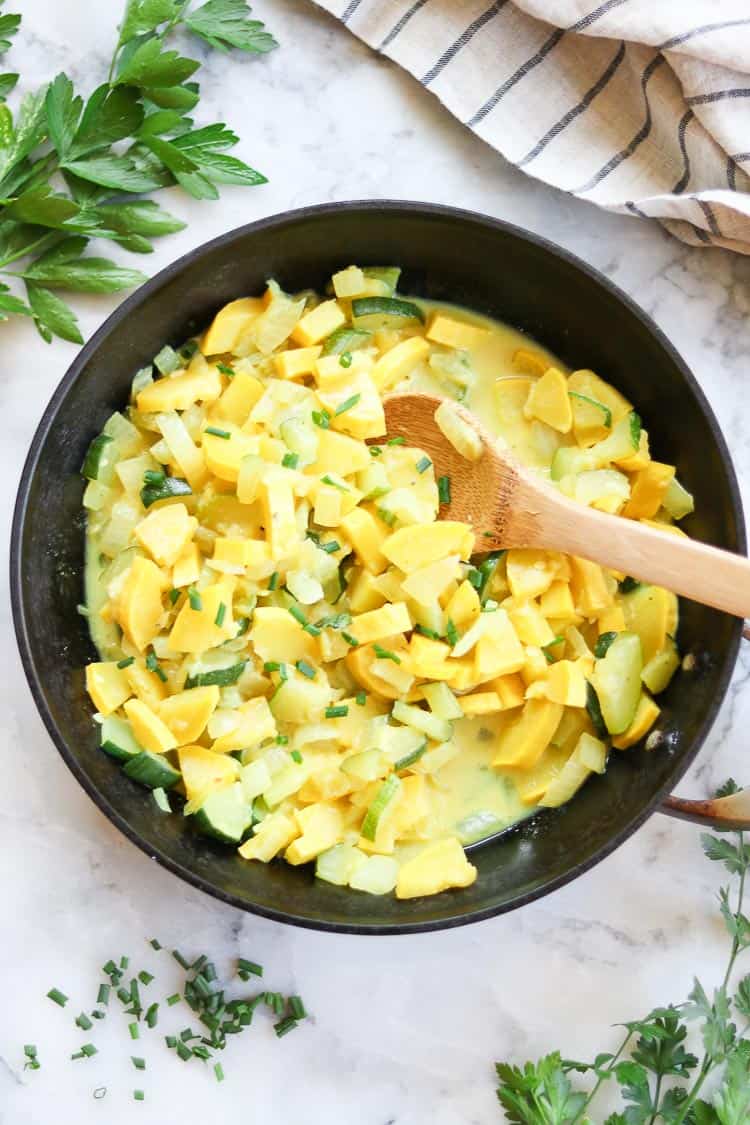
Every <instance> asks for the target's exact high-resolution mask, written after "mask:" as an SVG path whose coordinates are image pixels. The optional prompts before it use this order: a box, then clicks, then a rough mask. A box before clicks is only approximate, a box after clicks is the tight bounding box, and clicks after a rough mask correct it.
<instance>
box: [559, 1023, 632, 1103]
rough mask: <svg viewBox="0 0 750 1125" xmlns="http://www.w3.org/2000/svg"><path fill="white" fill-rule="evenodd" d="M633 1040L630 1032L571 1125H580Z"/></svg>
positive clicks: (602, 1072)
mask: <svg viewBox="0 0 750 1125" xmlns="http://www.w3.org/2000/svg"><path fill="white" fill-rule="evenodd" d="M632 1038H633V1032H632V1031H629V1032H628V1033H627V1035H626V1036H625V1038H624V1039H623V1041H622V1043H621V1044H620V1046H619V1047H618V1049H617V1051H616V1052H615V1053H614V1055H613V1056H612V1058H611V1059H610V1060H609V1065H608V1066H607V1068H606V1070H602V1071H601V1073H600V1074H599V1077H598V1078H597V1080H596V1085H595V1086H594V1088H593V1090H592V1091H591V1093H590V1094H589V1095H588V1097H587V1098H586V1101H585V1102H584V1103H583V1105H582V1106H581V1108H580V1109H579V1110H578V1113H577V1114H576V1115H575V1117H574V1118H573V1119H572V1121H571V1122H570V1125H578V1122H579V1121H580V1120H581V1118H582V1117H583V1115H584V1114H585V1112H586V1110H587V1109H588V1107H589V1106H590V1105H591V1103H592V1102H593V1100H594V1098H595V1097H596V1095H597V1094H598V1093H599V1090H600V1089H601V1087H602V1085H603V1084H604V1082H606V1081H607V1080H608V1079H609V1078H610V1076H611V1075H612V1073H613V1072H614V1069H615V1066H616V1065H617V1062H618V1060H619V1058H620V1056H621V1055H622V1052H623V1051H624V1050H625V1048H626V1047H627V1045H628V1043H629V1042H630V1040H631V1039H632Z"/></svg>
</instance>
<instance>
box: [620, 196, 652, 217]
mask: <svg viewBox="0 0 750 1125" xmlns="http://www.w3.org/2000/svg"><path fill="white" fill-rule="evenodd" d="M625 206H626V207H627V209H628V211H630V212H631V214H633V215H637V216H638V218H639V219H650V218H651V216H650V215H647V214H646V212H645V211H641V209H640V207H637V206H636V205H635V203H633V200H632V199H628V200H627V202H626V203H625Z"/></svg>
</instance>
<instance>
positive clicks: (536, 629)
mask: <svg viewBox="0 0 750 1125" xmlns="http://www.w3.org/2000/svg"><path fill="white" fill-rule="evenodd" d="M508 617H509V618H510V620H511V622H512V624H513V628H514V629H515V631H516V634H517V635H518V639H519V641H521V643H522V644H525V645H537V646H538V647H539V648H544V647H545V645H548V644H550V643H551V642H552V641H553V640H554V639H555V634H554V633H553V632H552V629H550V627H549V625H548V623H547V619H546V618H545V617H544V615H543V613H542V611H541V610H540V609H539V606H538V605H537V604H536V602H522V603H521V605H517V606H509V607H508Z"/></svg>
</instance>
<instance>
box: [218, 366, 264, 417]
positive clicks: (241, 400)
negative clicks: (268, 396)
mask: <svg viewBox="0 0 750 1125" xmlns="http://www.w3.org/2000/svg"><path fill="white" fill-rule="evenodd" d="M262 394H263V384H262V383H261V381H260V379H257V378H256V377H255V375H251V374H250V373H249V372H247V371H235V373H234V377H233V378H232V380H231V381H230V383H229V386H228V387H227V389H226V390H225V391H224V393H223V394H222V396H221V398H220V399H219V401H218V402H216V403H215V404H214V406H213V409H212V411H211V418H212V420H215V421H217V422H219V424H221V422H231V423H233V425H235V426H244V424H245V422H247V419H248V417H249V415H250V411H251V410H252V408H253V407H254V406H255V404H256V402H257V401H258V399H259V398H260V397H261V395H262Z"/></svg>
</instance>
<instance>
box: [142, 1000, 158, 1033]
mask: <svg viewBox="0 0 750 1125" xmlns="http://www.w3.org/2000/svg"><path fill="white" fill-rule="evenodd" d="M145 1018H146V1023H147V1024H148V1026H149V1027H152V1028H153V1027H156V1025H157V1023H158V1022H159V1005H158V1004H152V1005H151V1007H150V1008H148V1010H147V1011H146V1017H145Z"/></svg>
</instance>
